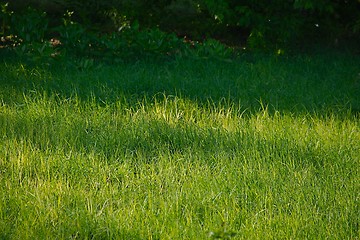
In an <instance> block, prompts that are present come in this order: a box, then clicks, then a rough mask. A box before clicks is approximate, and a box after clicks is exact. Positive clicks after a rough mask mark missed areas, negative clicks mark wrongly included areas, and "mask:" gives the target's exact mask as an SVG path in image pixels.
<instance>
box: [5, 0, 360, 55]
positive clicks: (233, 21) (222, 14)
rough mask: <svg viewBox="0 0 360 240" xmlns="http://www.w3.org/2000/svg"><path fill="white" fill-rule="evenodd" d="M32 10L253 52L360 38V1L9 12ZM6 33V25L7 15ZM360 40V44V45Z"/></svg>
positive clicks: (97, 27) (65, 6)
mask: <svg viewBox="0 0 360 240" xmlns="http://www.w3.org/2000/svg"><path fill="white" fill-rule="evenodd" d="M28 6H32V7H33V8H36V9H38V10H40V11H41V12H46V14H47V16H48V17H49V20H50V21H49V24H50V26H54V25H60V24H62V21H63V20H62V19H63V17H64V13H66V12H72V13H73V19H74V21H76V22H78V23H80V24H81V25H83V26H86V28H87V29H90V30H92V31H98V32H114V31H118V30H119V29H121V28H123V27H126V26H129V25H130V24H133V23H135V22H137V23H139V25H140V27H141V28H144V29H146V28H159V29H161V30H164V31H168V32H174V33H176V34H177V35H178V36H181V37H183V36H188V37H190V38H192V39H195V40H203V39H204V38H207V37H213V38H219V39H220V40H224V41H228V42H231V43H232V44H235V45H239V44H244V42H246V43H247V45H248V46H249V47H251V48H273V47H279V46H297V44H303V43H304V42H307V43H314V42H317V41H324V40H326V41H327V42H336V41H338V40H341V39H355V41H354V42H356V41H357V40H359V36H360V1H359V0H351V1H350V0H287V1H283V0H274V1H271V2H269V1H267V0H251V1H249V0H148V1H143V0H102V1H98V0H54V1H51V0H12V1H11V2H10V3H9V9H11V10H12V11H13V12H15V13H16V12H18V13H19V12H22V11H24V9H27V8H28ZM2 18H3V20H2V22H3V30H5V27H4V25H5V21H7V20H6V19H5V17H4V14H2ZM358 42H360V41H358Z"/></svg>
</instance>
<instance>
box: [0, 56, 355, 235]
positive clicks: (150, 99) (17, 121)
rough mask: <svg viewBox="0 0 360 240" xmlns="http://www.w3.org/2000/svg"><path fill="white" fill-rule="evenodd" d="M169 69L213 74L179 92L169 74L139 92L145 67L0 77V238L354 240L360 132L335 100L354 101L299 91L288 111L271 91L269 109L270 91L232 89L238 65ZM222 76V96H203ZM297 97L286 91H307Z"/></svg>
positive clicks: (155, 74)
mask: <svg viewBox="0 0 360 240" xmlns="http://www.w3.org/2000/svg"><path fill="white" fill-rule="evenodd" d="M139 64H140V65H141V63H139ZM179 64H183V65H185V66H186V68H182V70H184V71H185V69H187V71H185V72H184V74H185V75H186V77H185V80H186V79H188V80H187V81H190V78H191V76H194V78H195V79H197V78H198V77H200V75H201V74H200V73H199V75H198V73H197V72H196V71H202V73H205V72H206V71H210V72H211V74H214V73H216V74H218V75H217V76H216V77H214V78H211V76H212V75H211V74H208V75H205V77H209V79H210V80H209V82H208V83H206V82H204V83H201V84H204V85H208V86H209V88H208V89H207V90H199V89H197V88H195V87H194V88H193V89H188V90H187V91H185V90H186V88H185V87H188V86H189V85H186V83H184V82H182V80H183V79H184V75H183V74H182V72H181V71H180V70H178V69H174V68H171V67H169V66H164V67H159V66H156V67H155V68H157V69H153V68H150V67H149V68H148V74H149V78H150V79H152V80H148V81H149V82H147V83H146V82H145V83H143V82H142V83H140V85H139V86H132V85H131V84H135V83H139V82H141V81H140V80H137V78H136V77H139V78H140V79H141V80H144V79H145V78H146V73H145V72H146V69H145V70H144V69H143V70H142V71H144V72H143V73H141V72H140V73H139V72H133V70H134V69H137V68H136V67H134V66H133V67H132V68H131V69H132V70H131V71H129V70H126V69H127V68H125V67H121V66H120V67H119V69H121V70H124V71H125V72H123V73H122V74H123V75H120V71H119V69H108V70H109V71H110V72H109V75H107V76H102V75H96V72H92V73H91V74H93V76H92V77H91V75H90V73H84V72H81V73H74V75H73V76H70V75H67V74H64V75H62V74H60V75H57V74H58V73H56V72H55V73H54V72H53V73H51V74H53V75H51V78H52V79H53V80H54V81H55V82H56V84H54V83H52V85H51V84H50V85H46V84H43V85H41V84H40V85H36V84H35V83H34V84H33V83H31V84H29V85H27V84H28V83H26V84H25V87H24V88H20V89H17V88H16V85H14V84H11V76H10V78H9V81H10V83H9V84H4V86H5V85H6V87H7V89H12V90H11V91H4V90H2V92H1V94H2V95H1V96H3V97H2V99H1V100H2V101H1V103H0V104H1V105H0V139H1V142H0V186H1V189H2V191H0V229H2V231H0V234H1V235H0V238H4V239H14V238H15V239H16V238H19V237H21V238H22V239H33V238H59V239H62V238H80V239H83V238H84V239H86V238H94V239H100V238H106V239H107V238H110V239H111V238H114V239H184V238H185V239H207V238H216V237H222V238H224V239H226V238H234V239H263V238H275V239H278V238H294V239H303V238H319V239H323V238H334V239H347V238H349V239H356V238H357V237H358V232H359V229H358V222H359V219H358V204H357V202H358V197H359V195H358V192H359V190H360V189H359V184H358V178H359V170H358V169H359V160H360V159H359V156H360V145H359V142H360V131H359V130H360V129H359V128H360V124H359V119H358V116H357V115H356V114H353V112H351V111H350V108H349V106H348V105H347V103H346V102H345V100H344V99H346V98H347V97H349V96H350V97H351V98H352V103H354V104H357V98H356V96H355V95H351V94H352V93H351V92H350V93H349V95H346V94H345V95H341V94H340V95H338V96H339V97H341V96H342V97H343V98H344V99H343V100H344V102H345V103H344V104H343V105H338V106H333V105H332V102H333V100H332V99H330V98H329V99H328V100H326V101H325V103H326V104H325V106H321V104H320V103H319V102H318V101H317V100H316V99H317V96H315V95H310V96H309V98H308V99H311V101H310V100H309V101H310V103H308V102H307V101H308V100H304V102H302V103H301V104H303V107H301V108H300V109H298V111H297V110H296V108H292V106H291V101H290V102H287V101H288V99H286V98H284V99H283V97H284V96H283V95H282V94H278V95H277V96H276V97H277V98H278V99H280V100H279V101H277V104H278V105H277V106H278V107H279V109H277V108H276V104H273V102H272V99H273V98H272V97H270V98H266V96H271V95H266V94H265V99H263V98H258V99H256V100H251V98H249V96H250V95H251V96H254V97H255V96H260V95H262V90H261V91H260V90H259V89H257V90H254V89H252V88H251V87H254V86H255V85H256V84H255V85H254V84H253V83H251V81H249V82H246V83H241V86H242V87H245V85H242V84H247V85H246V86H248V87H249V89H248V93H249V94H248V95H247V94H246V91H247V90H246V89H247V88H244V89H242V88H240V87H239V86H240V85H236V84H235V85H231V84H232V83H230V80H228V79H226V78H227V77H228V78H229V79H232V80H234V79H235V78H234V76H235V75H237V72H236V71H237V70H234V71H235V73H234V72H232V71H231V68H230V67H229V68H228V66H220V70H221V71H222V72H221V71H220V70H219V69H213V67H214V65H211V63H209V64H208V65H207V67H208V66H210V69H209V70H206V71H205V70H204V69H202V68H201V66H199V65H200V63H198V62H197V63H194V65H195V66H196V68H195V67H194V69H192V68H190V65H189V63H179ZM239 64H240V63H239ZM272 64H273V65H272V67H275V66H277V65H276V64H275V63H272ZM282 64H285V63H282ZM144 66H145V65H141V67H144ZM149 66H152V65H149ZM245 66H246V64H245ZM198 67H199V68H198ZM203 67H204V66H203ZM291 67H294V66H293V65H290V67H289V68H290V69H291ZM188 68H189V69H188ZM204 68H205V67H204ZM239 68H246V67H244V66H243V65H241V64H240V65H239ZM199 69H200V70H199ZM246 69H248V68H246ZM281 69H282V68H281V67H280V70H281ZM99 71H100V72H101V71H102V72H101V74H103V73H105V70H99ZM139 71H140V70H139ZM274 71H275V70H274ZM282 71H284V70H282ZM289 71H292V70H289ZM312 71H314V69H312ZM284 73H285V71H284ZM49 74H50V73H49ZM77 74H79V75H77ZM139 74H140V75H139ZM249 74H254V76H255V75H256V73H255V72H251V73H249ZM262 74H265V73H262ZM272 74H276V72H274V73H272ZM346 74H348V73H346ZM346 74H345V75H346ZM64 76H66V77H68V78H70V79H74V80H75V79H77V80H78V81H79V82H76V81H74V82H72V83H71V81H69V79H64V82H61V80H62V79H63V78H64ZM165 76H167V77H165ZM256 76H257V75H256ZM266 76H268V77H269V76H270V75H269V73H268V74H265V75H264V76H263V77H262V78H263V79H265V78H266ZM281 76H282V77H284V75H281V74H280V75H279V76H278V77H281ZM205 77H204V79H203V81H205V80H206V78H205ZM244 77H246V74H245V73H244ZM247 77H249V76H247ZM87 78H89V79H88V84H86V82H85V79H87ZM105 79H109V80H107V81H105ZM114 79H117V80H116V81H118V82H117V83H115V82H113V81H115V80H114ZM154 79H158V81H160V82H155V81H154ZM241 79H243V77H241ZM249 79H252V80H254V81H255V82H256V81H257V82H258V83H259V84H260V82H261V81H260V80H259V79H257V77H249ZM171 80H173V81H174V82H173V83H171V84H173V85H172V86H173V87H174V86H175V87H179V86H182V85H181V84H185V85H184V88H183V89H182V91H179V92H177V91H175V90H172V88H171V87H168V86H169V85H167V84H170V82H171ZM132 81H133V82H132ZM194 81H195V80H194ZM196 81H197V80H196ZM213 81H214V82H213ZM221 81H224V82H225V83H226V82H227V81H229V82H228V84H230V85H227V87H231V88H229V89H230V90H231V91H233V92H231V91H230V94H229V92H228V91H222V90H221V89H219V93H217V94H218V95H216V94H215V95H214V96H213V98H211V97H209V98H207V94H210V96H212V92H213V91H214V92H215V90H216V89H217V87H218V86H220V83H219V85H216V84H218V83H217V82H221ZM273 81H274V84H275V85H270V88H271V90H272V92H274V91H275V89H277V88H276V87H274V86H277V84H278V83H275V82H276V80H273ZM43 83H44V82H43ZM61 83H63V84H64V86H63V88H61V87H57V86H58V85H57V84H61ZM150 83H152V84H155V86H152V87H151V88H150V90H149V91H148V92H142V90H144V89H146V87H148V86H150ZM157 83H159V85H157ZM111 84H113V85H111ZM141 84H143V85H141ZM194 84H195V83H194ZM196 84H198V83H196ZM196 84H195V86H199V85H196ZM239 84H240V83H239ZM296 84H298V85H299V86H301V83H300V82H297V83H296ZM306 84H310V83H309V82H306ZM81 86H85V88H83V89H81ZM236 86H237V87H238V88H237V90H239V91H240V93H239V94H238V95H233V93H235V92H236V91H235V90H234V89H233V88H232V87H236ZM66 87H68V89H67V88H66ZM343 87H344V88H345V86H343ZM134 88H139V89H140V90H139V89H138V90H139V92H137V90H134ZM328 88H329V89H331V87H329V86H328ZM141 89H142V90H141ZM296 89H300V87H299V88H296ZM325 89H326V88H325ZM107 90H109V91H108V93H109V95H108V96H106V94H105V93H106V92H107ZM158 90H161V91H158ZM251 91H254V92H253V93H251V94H250V92H251ZM296 91H299V92H296ZM296 91H295V92H290V90H289V89H287V90H286V91H285V90H284V92H283V93H285V92H286V93H288V95H286V96H291V95H293V96H296V98H299V97H300V96H302V95H303V94H304V92H301V91H300V90H296ZM196 92H198V93H199V97H196V96H195V93H196ZM327 93H329V92H327ZM13 94H18V95H16V96H14V95H13ZM193 94H194V95H193ZM242 94H245V95H242ZM322 94H324V95H325V94H326V93H322ZM337 94H339V93H337ZM220 95H223V96H222V97H220V98H217V96H220ZM294 99H295V98H293V100H294ZM340 102H341V101H340ZM285 103H286V104H285ZM338 103H339V102H338ZM255 106H256V107H255ZM311 106H312V107H313V108H311ZM316 106H317V107H319V106H321V107H319V111H316V109H317V108H316ZM307 108H309V109H307ZM337 109H338V111H337Z"/></svg>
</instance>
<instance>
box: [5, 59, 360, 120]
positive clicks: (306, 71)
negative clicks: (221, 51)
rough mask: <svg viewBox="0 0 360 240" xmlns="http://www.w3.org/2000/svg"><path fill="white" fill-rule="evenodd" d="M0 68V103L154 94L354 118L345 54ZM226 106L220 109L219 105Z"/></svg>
mask: <svg viewBox="0 0 360 240" xmlns="http://www.w3.org/2000/svg"><path fill="white" fill-rule="evenodd" d="M4 62H5V63H4V64H3V65H2V66H1V67H0V69H1V72H2V76H1V77H0V84H1V90H0V97H1V99H2V101H3V102H4V103H6V104H13V103H17V104H21V102H23V101H24V95H25V96H28V97H31V96H37V97H38V96H39V94H40V95H42V94H46V95H48V96H51V95H56V96H59V97H60V98H62V99H64V98H65V99H66V98H71V97H74V96H76V97H77V98H79V99H81V100H82V101H87V100H89V99H92V100H94V99H95V100H96V101H98V102H99V103H100V104H108V103H113V102H116V101H126V102H127V103H128V104H130V105H133V106H136V105H137V104H138V103H139V102H141V101H142V100H143V99H144V98H147V99H152V100H154V96H159V93H161V94H163V95H165V96H178V97H182V98H187V99H190V100H191V101H196V102H197V103H199V104H200V105H208V103H209V102H211V103H213V104H215V105H219V104H224V103H227V104H230V105H231V104H236V105H239V106H240V107H241V109H243V110H244V111H247V112H254V111H255V112H256V111H258V110H261V109H263V108H264V107H266V108H268V110H269V111H270V112H272V111H280V112H290V113H295V114H296V113H302V112H313V113H319V114H322V113H325V112H327V113H328V112H329V111H330V112H332V113H337V112H347V113H349V112H351V114H354V115H359V112H360V57H359V56H355V55H349V54H333V55H331V54H330V55H318V56H315V55H314V56H305V55H304V56H287V57H275V56H265V55H244V56H242V57H239V58H238V59H236V60H233V61H231V62H224V61H219V60H211V59H181V60H174V59H172V60H168V61H166V60H155V61H154V60H140V61H136V62H135V61H134V62H128V63H119V64H117V65H111V66H106V65H100V64H99V65H97V64H94V65H91V66H87V67H84V66H83V65H81V63H79V62H76V61H69V62H67V63H64V62H58V63H57V62H52V63H50V64H49V65H48V66H46V67H36V66H31V65H29V64H24V63H21V62H18V61H16V60H12V61H6V60H4ZM225 107H226V106H225Z"/></svg>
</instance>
